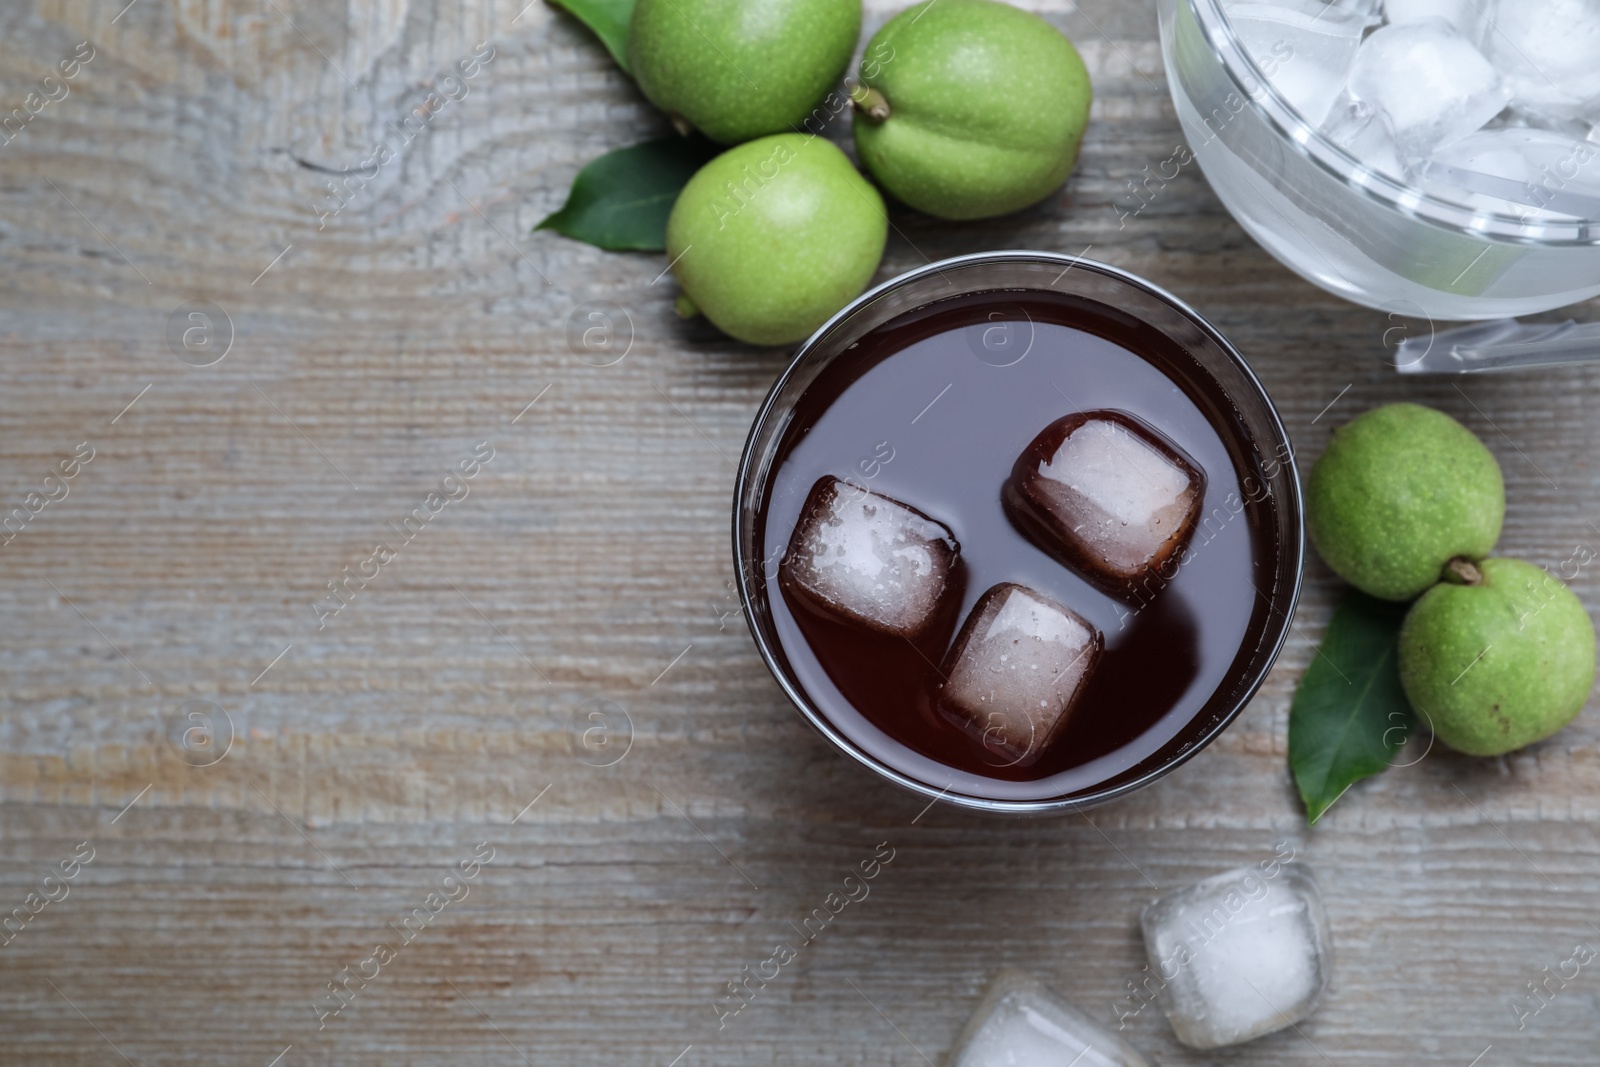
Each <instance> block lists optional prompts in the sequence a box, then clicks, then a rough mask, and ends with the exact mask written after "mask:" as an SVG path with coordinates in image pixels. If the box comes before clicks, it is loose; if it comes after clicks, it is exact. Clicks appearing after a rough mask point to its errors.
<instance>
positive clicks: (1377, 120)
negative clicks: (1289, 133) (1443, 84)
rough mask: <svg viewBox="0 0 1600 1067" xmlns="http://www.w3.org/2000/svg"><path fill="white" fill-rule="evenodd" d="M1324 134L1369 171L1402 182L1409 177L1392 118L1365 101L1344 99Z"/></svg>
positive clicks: (1323, 129)
mask: <svg viewBox="0 0 1600 1067" xmlns="http://www.w3.org/2000/svg"><path fill="white" fill-rule="evenodd" d="M1322 132H1323V133H1325V134H1327V135H1328V137H1329V138H1330V139H1332V141H1333V142H1334V143H1335V144H1337V145H1339V146H1340V147H1342V148H1345V149H1348V150H1349V152H1350V154H1351V155H1353V156H1355V157H1356V159H1357V160H1359V161H1360V162H1361V163H1362V164H1363V165H1364V166H1366V167H1368V168H1369V169H1371V170H1375V171H1377V172H1379V173H1380V174H1387V175H1388V176H1389V177H1391V178H1397V179H1400V180H1402V181H1404V180H1407V178H1408V177H1409V176H1408V174H1407V172H1406V165H1405V163H1404V162H1402V161H1401V159H1400V149H1399V148H1398V147H1397V146H1396V145H1395V143H1394V131H1392V130H1391V129H1390V128H1389V119H1388V118H1387V116H1385V115H1384V113H1383V112H1381V111H1379V110H1378V109H1377V108H1375V107H1373V106H1372V105H1371V104H1369V103H1367V102H1366V101H1365V100H1355V99H1352V98H1350V97H1348V96H1346V97H1343V98H1341V100H1340V101H1339V103H1337V104H1335V105H1334V108H1333V111H1332V112H1331V113H1330V114H1329V115H1328V118H1327V121H1325V122H1324V123H1323V124H1322Z"/></svg>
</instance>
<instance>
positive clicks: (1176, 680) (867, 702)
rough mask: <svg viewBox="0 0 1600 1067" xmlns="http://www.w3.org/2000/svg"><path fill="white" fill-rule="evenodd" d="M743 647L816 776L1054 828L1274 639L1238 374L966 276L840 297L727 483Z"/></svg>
mask: <svg viewBox="0 0 1600 1067" xmlns="http://www.w3.org/2000/svg"><path fill="white" fill-rule="evenodd" d="M737 494H738V495H737V502H736V510H735V523H734V538H735V546H734V551H735V559H736V563H737V565H738V578H739V588H740V594H741V598H742V600H743V603H744V607H745V613H746V617H747V620H748V621H749V623H750V627H751V631H752V633H753V634H754V636H755V639H756V644H757V646H758V648H759V650H760V652H761V654H762V656H763V658H764V659H765V660H766V663H767V665H768V667H769V668H770V669H771V671H772V673H773V675H774V677H775V678H776V679H777V680H778V683H779V685H780V686H781V687H782V689H783V690H784V692H785V693H786V694H787V695H788V697H789V699H790V700H791V701H792V702H793V703H794V705H795V706H796V707H797V708H798V709H799V710H800V712H801V713H802V714H803V715H804V716H805V717H806V718H807V719H808V720H809V721H810V722H811V724H812V725H813V726H815V727H816V728H817V729H818V730H820V731H821V732H822V734H823V735H824V736H825V737H827V738H828V739H829V740H831V741H832V742H833V743H834V744H835V745H836V746H838V747H839V748H840V749H841V750H843V751H844V752H845V753H847V754H848V755H850V756H851V757H853V758H854V759H856V760H858V761H859V762H861V763H863V764H864V765H866V766H867V767H869V768H871V769H872V770H874V771H876V772H877V773H879V774H880V775H882V776H884V777H885V778H888V779H889V780H891V781H894V782H896V783H898V784H900V785H902V786H905V787H907V788H910V789H912V790H915V791H917V792H920V793H922V794H924V795H926V796H928V797H930V798H934V797H937V798H941V799H943V800H946V801H948V802H951V803H955V804H960V805H964V806H968V807H973V808H980V809H986V810H994V811H1010V812H1044V811H1053V810H1070V809H1073V808H1076V807H1081V806H1084V805H1088V804H1092V803H1097V802H1100V801H1104V800H1108V799H1110V798H1112V797H1116V796H1119V795H1121V794H1123V793H1126V792H1128V791H1130V790H1133V789H1136V788H1138V787H1140V786H1142V785H1144V784H1146V783H1148V782H1150V781H1153V780H1154V779H1156V778H1158V777H1160V776H1161V775H1162V774H1164V773H1166V772H1167V771H1169V770H1171V769H1172V768H1173V767H1175V766H1177V765H1178V764H1179V763H1181V762H1183V761H1184V760H1185V759H1187V758H1188V757H1190V756H1191V755H1193V754H1194V753H1195V752H1197V751H1199V749H1200V748H1202V747H1203V746H1204V745H1205V744H1207V743H1208V742H1209V741H1210V740H1211V739H1212V738H1214V737H1215V736H1216V735H1217V734H1218V733H1219V732H1221V730H1222V729H1223V728H1224V727H1226V726H1227V724H1228V723H1229V722H1230V721H1232V719H1233V718H1234V716H1235V715H1237V714H1238V712H1239V711H1240V710H1241V709H1242V708H1243V707H1244V705H1245V703H1246V702H1247V701H1248V700H1249V699H1250V697H1251V695H1253V694H1254V692H1255V691H1256V689H1257V687H1258V686H1259V685H1260V683H1261V682H1262V680H1263V678H1264V677H1265V676H1266V673H1267V671H1268V670H1269V669H1270V667H1271V665H1272V662H1273V660H1274V658H1275V657H1276V655H1277V653H1278V650H1279V648H1280V647H1281V646H1282V643H1283V640H1284V638H1285V636H1286V634H1287V632H1288V627H1289V620H1290V617H1291V616H1292V614H1293V610H1294V602H1295V598H1296V596H1297V595H1298V592H1299V585H1300V572H1301V563H1302V557H1303V551H1304V549H1303V537H1302V529H1301V525H1302V524H1301V506H1300V495H1299V488H1298V481H1297V478H1296V475H1295V470H1294V462H1293V456H1292V455H1291V453H1290V449H1289V443H1288V439H1287V437H1286V436H1285V434H1284V431H1283V427H1282V425H1281V424H1280V423H1279V421H1278V418H1277V415H1276V413H1275V412H1274V410H1273V408H1272V404H1271V401H1270V400H1269V399H1268V398H1267V396H1266V394H1265V393H1264V392H1263V391H1262V388H1261V385H1260V383H1259V382H1258V381H1257V380H1256V379H1255V377H1254V375H1252V374H1251V372H1250V370H1249V368H1248V367H1247V366H1246V364H1245V363H1244V361H1243V360H1242V359H1241V358H1240V356H1239V354H1238V353H1237V352H1236V351H1235V350H1234V349H1233V348H1232V347H1231V346H1230V345H1229V344H1228V342H1227V341H1226V340H1225V339H1223V337H1222V336H1221V335H1220V334H1218V333H1217V332H1216V330H1215V329H1214V328H1212V327H1211V326H1210V325H1209V324H1207V323H1206V322H1205V321H1204V320H1203V319H1201V318H1200V317H1199V316H1198V315H1197V314H1196V313H1195V312H1193V311H1192V310H1190V309H1189V308H1187V307H1185V306H1184V305H1183V304H1182V303H1180V302H1179V301H1178V300H1176V299H1175V298H1173V297H1172V296H1170V295H1168V294H1167V293H1165V292H1163V291H1161V290H1159V289H1157V288H1156V287H1154V286H1152V285H1149V284H1148V283H1146V282H1143V281H1141V280H1139V279H1137V278H1135V277H1133V276H1132V275H1129V274H1126V273H1124V272H1122V271H1119V270H1116V269H1114V268H1111V267H1107V266H1104V265H1101V264H1097V263H1094V262H1091V261H1088V260H1084V259H1080V258H1076V257H1067V256H1059V255H1053V254H1049V253H1035V252H995V253H986V254H981V255H974V256H966V257H960V258H957V259H952V260H946V261H944V262H941V263H936V264H931V265H929V266H928V267H925V268H922V269H920V270H916V271H913V272H911V273H909V274H906V275H903V276H901V277H899V278H897V279H895V280H893V281H891V282H888V283H886V284H885V285H883V286H881V287H879V288H878V289H875V290H873V291H872V292H869V293H867V294H865V295H864V296H862V297H861V298H859V299H858V300H856V301H855V302H854V303H852V304H851V305H850V306H848V307H846V308H845V309H844V310H843V311H841V312H840V313H839V314H838V315H837V316H835V317H834V318H833V319H832V320H830V321H829V322H828V323H827V324H825V325H824V326H823V327H822V328H821V329H820V330H819V331H818V332H817V334H816V335H814V336H813V337H812V338H811V339H810V340H808V341H807V342H806V343H805V344H804V345H803V346H802V347H801V349H800V351H799V352H798V353H797V354H796V356H795V358H794V361H793V362H792V363H791V364H790V366H789V367H788V368H787V370H785V372H784V373H783V375H782V376H781V377H780V378H779V379H778V381H777V383H776V384H775V385H774V387H773V390H772V392H771V393H770V394H769V396H768V397H767V400H766V402H765V404H764V405H763V406H762V408H761V411H760V412H759V414H758V415H757V417H756V420H755V423H754V426H753V427H752V429H751V433H750V438H749V440H748V442H747V443H746V446H745V452H744V456H743V459H742V462H741V464H740V470H739V483H738V490H737Z"/></svg>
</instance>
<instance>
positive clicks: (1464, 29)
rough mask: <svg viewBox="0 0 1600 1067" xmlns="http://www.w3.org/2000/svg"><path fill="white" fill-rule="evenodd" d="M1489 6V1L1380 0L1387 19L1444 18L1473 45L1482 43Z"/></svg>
mask: <svg viewBox="0 0 1600 1067" xmlns="http://www.w3.org/2000/svg"><path fill="white" fill-rule="evenodd" d="M1488 7H1489V0H1383V13H1384V14H1385V15H1386V16H1388V19H1389V21H1390V22H1421V21H1422V20H1423V19H1444V20H1445V21H1446V22H1448V23H1449V24H1450V25H1452V26H1454V27H1455V28H1456V30H1457V31H1458V32H1459V33H1461V34H1462V36H1464V37H1466V39H1467V40H1469V41H1471V42H1472V43H1473V44H1482V43H1483V38H1484V34H1485V33H1486V32H1487V30H1488V20H1487V19H1486V18H1485V9H1486V8H1488Z"/></svg>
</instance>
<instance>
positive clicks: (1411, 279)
mask: <svg viewBox="0 0 1600 1067" xmlns="http://www.w3.org/2000/svg"><path fill="white" fill-rule="evenodd" d="M1159 10H1160V23H1161V54H1162V58H1163V60H1164V61H1165V63H1166V69H1167V81H1168V83H1169V86H1170V88H1171V90H1172V100H1173V103H1174V105H1175V106H1176V107H1177V111H1178V121H1179V122H1180V123H1181V124H1182V126H1183V130H1184V134H1185V136H1186V138H1187V139H1188V150H1189V152H1190V153H1192V155H1193V157H1194V158H1195V159H1196V160H1197V161H1198V162H1199V164H1200V168H1201V170H1203V171H1204V172H1205V176H1206V178H1207V179H1208V180H1209V181H1210V183H1211V187H1212V188H1213V189H1214V190H1215V191H1216V194H1217V197H1218V198H1219V199H1220V200H1221V201H1222V203H1223V204H1224V206H1226V207H1227V209H1228V210H1229V211H1230V212H1231V213H1232V214H1233V217H1234V218H1235V219H1237V220H1238V221H1239V224H1240V225H1241V226H1243V227H1244V228H1245V230H1246V231H1248V232H1249V234H1250V235H1251V236H1252V237H1254V238H1255V239H1256V240H1257V241H1258V242H1259V243H1260V244H1261V246H1262V247H1263V248H1265V249H1266V250H1267V251H1268V252H1270V253H1272V255H1273V256H1275V257H1276V258H1277V259H1278V260H1279V261H1280V262H1282V263H1283V264H1284V265H1285V266H1287V267H1288V268H1289V269H1291V270H1293V271H1295V272H1296V273H1298V274H1300V275H1301V276H1302V277H1304V278H1306V279H1308V280H1310V281H1312V282H1315V283H1316V284H1317V285H1320V286H1321V287H1322V288H1324V289H1326V290H1328V291H1329V292H1331V293H1336V294H1338V295H1339V296H1342V297H1345V298H1347V299H1349V300H1353V301H1355V302H1357V303H1359V304H1365V305H1367V306H1368V307H1373V308H1378V309H1380V310H1384V311H1389V312H1392V313H1396V314H1401V315H1406V316H1410V317H1414V318H1428V319H1488V318H1501V317H1506V316H1513V315H1527V314H1533V313H1536V312H1541V311H1548V310H1550V309H1552V308H1557V307H1562V306H1565V305H1567V304H1573V303H1576V302H1578V301H1580V300H1586V299H1588V298H1590V297H1592V296H1595V295H1597V294H1600V220H1594V219H1590V220H1567V221H1548V222H1545V221H1531V220H1524V219H1521V218H1517V217H1515V216H1512V215H1499V214H1493V213H1487V212H1481V211H1475V210H1473V209H1472V208H1470V207H1465V206H1462V205H1461V204H1457V203H1453V202H1451V201H1449V200H1445V199H1442V198H1440V197H1438V196H1433V195H1429V194H1427V193H1424V192H1422V191H1420V190H1418V189H1416V188H1413V187H1411V186H1409V185H1406V184H1405V183H1403V182H1400V181H1397V180H1395V179H1393V178H1391V177H1389V176H1388V175H1385V174H1382V173H1380V172H1378V171H1375V170H1373V169H1371V168H1369V167H1366V166H1364V165H1362V164H1361V163H1360V162H1359V161H1358V160H1357V159H1355V157H1354V156H1352V155H1351V154H1350V153H1348V152H1346V151H1345V150H1344V149H1343V148H1341V147H1340V146H1339V145H1337V144H1335V143H1334V142H1333V141H1332V140H1330V139H1329V138H1327V137H1326V136H1324V135H1323V134H1322V133H1321V132H1320V131H1318V130H1317V129H1316V128H1315V127H1313V126H1311V125H1310V124H1309V123H1307V122H1306V121H1305V120H1304V119H1303V118H1301V117H1300V115H1299V114H1298V113H1297V112H1296V111H1295V109H1294V108H1293V107H1291V106H1290V105H1289V104H1288V103H1287V102H1286V101H1285V99H1284V98H1283V96H1282V95H1281V94H1280V93H1279V92H1278V91H1277V90H1276V89H1275V88H1274V87H1273V86H1272V85H1271V84H1270V83H1269V82H1268V81H1267V79H1266V78H1265V77H1264V76H1263V75H1262V72H1261V70H1260V69H1259V67H1258V66H1257V65H1256V63H1255V61H1254V60H1253V59H1252V58H1251V57H1250V55H1249V53H1248V52H1247V51H1246V49H1245V47H1244V45H1243V44H1242V43H1241V42H1240V40H1239V37H1238V35H1237V34H1236V33H1235V32H1234V30H1233V28H1232V27H1231V26H1230V25H1229V23H1228V19H1227V16H1226V14H1225V12H1224V11H1223V8H1222V0H1160V3H1159ZM1175 162H1176V161H1175ZM1168 169H1170V168H1168ZM1175 175H1176V172H1175V171H1174V173H1173V174H1172V175H1158V177H1157V180H1158V181H1160V180H1164V179H1165V178H1166V177H1172V176H1175ZM1147 184H1148V183H1147ZM1151 192H1152V195H1159V190H1152V191H1151Z"/></svg>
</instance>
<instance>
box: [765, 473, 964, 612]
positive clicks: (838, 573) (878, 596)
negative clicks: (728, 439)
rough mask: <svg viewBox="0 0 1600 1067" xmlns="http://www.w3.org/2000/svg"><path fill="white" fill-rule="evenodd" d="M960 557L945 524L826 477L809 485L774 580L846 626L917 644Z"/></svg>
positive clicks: (958, 549)
mask: <svg viewBox="0 0 1600 1067" xmlns="http://www.w3.org/2000/svg"><path fill="white" fill-rule="evenodd" d="M959 553H960V546H959V545H958V544H957V543H956V539H955V536H954V535H953V534H952V533H951V532H950V530H949V529H948V528H947V527H946V526H944V525H943V524H942V523H939V522H936V521H934V520H933V519H930V518H929V517H928V516H926V515H924V514H922V512H920V511H918V510H916V509H915V508H913V507H911V506H909V505H907V504H902V503H901V502H900V501H898V500H893V499H890V498H889V497H886V496H883V495H882V494H879V493H874V492H870V491H869V490H866V489H863V488H861V487H859V486H855V485H851V484H850V483H848V482H845V481H842V480H840V479H838V478H834V477H831V476H829V477H824V478H822V479H820V480H819V481H818V482H817V484H816V485H814V486H813V487H812V489H811V493H810V494H809V496H808V497H807V499H806V503H805V507H804V508H802V509H801V512H800V521H799V522H798V523H797V524H796V526H795V529H794V534H793V536H792V537H791V538H790V541H789V551H788V553H787V554H786V555H785V556H784V559H783V563H782V564H781V566H780V567H779V576H780V579H781V580H782V581H784V582H785V584H787V585H789V586H790V587H791V588H794V587H798V589H799V590H801V591H802V592H804V593H806V594H809V596H810V597H811V599H812V600H813V601H815V602H817V603H818V604H819V605H820V606H821V607H823V608H824V609H825V610H827V611H829V612H831V613H833V614H834V615H836V616H840V617H842V618H843V619H844V620H845V621H847V622H853V623H856V624H858V625H862V626H866V627H870V628H872V629H874V630H877V631H879V632H882V633H887V634H890V635H898V636H903V637H906V638H909V639H912V640H915V639H916V638H918V637H920V636H922V634H923V633H924V631H925V630H926V629H927V628H928V627H929V626H931V625H932V624H933V623H934V621H935V620H936V619H937V617H938V614H939V611H938V609H939V607H940V601H941V599H942V598H943V597H944V596H945V594H946V593H947V592H948V591H949V587H950V585H951V573H952V571H953V570H954V568H955V566H956V561H957V557H958V555H959Z"/></svg>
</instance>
